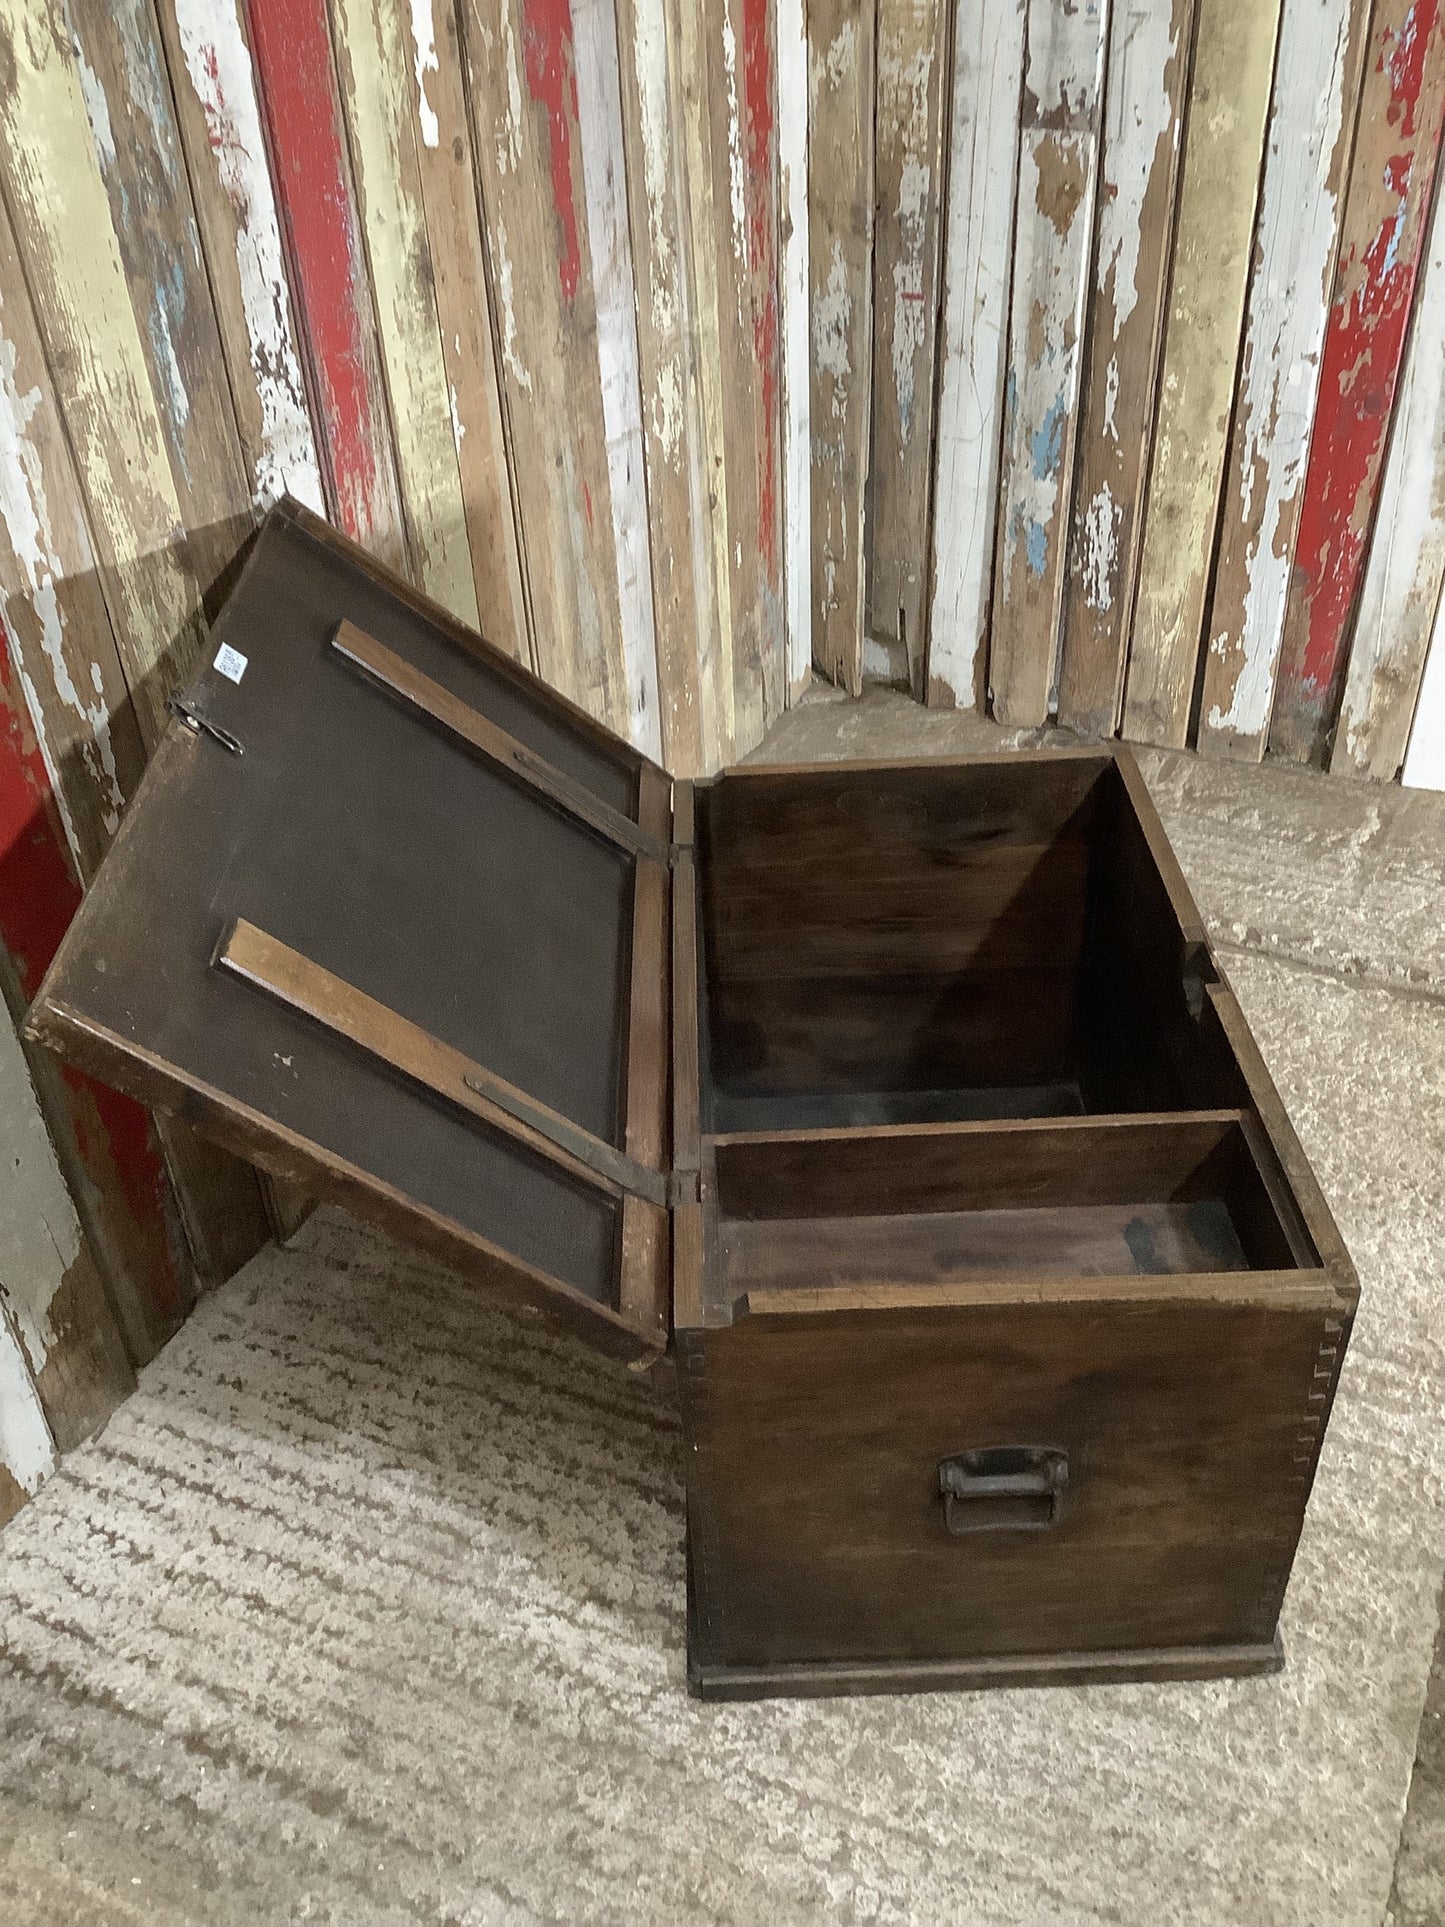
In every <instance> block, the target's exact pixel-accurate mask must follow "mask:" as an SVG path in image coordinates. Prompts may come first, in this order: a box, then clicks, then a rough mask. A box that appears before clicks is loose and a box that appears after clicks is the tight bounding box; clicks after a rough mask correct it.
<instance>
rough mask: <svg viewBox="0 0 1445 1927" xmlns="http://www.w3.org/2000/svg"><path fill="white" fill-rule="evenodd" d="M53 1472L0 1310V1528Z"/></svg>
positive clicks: (46, 1436) (24, 1369)
mask: <svg viewBox="0 0 1445 1927" xmlns="http://www.w3.org/2000/svg"><path fill="white" fill-rule="evenodd" d="M3 1202H4V1200H0V1203H3ZM55 1466H56V1456H55V1441H54V1439H53V1438H52V1437H51V1436H50V1427H49V1426H48V1425H47V1424H46V1422H45V1414H44V1412H43V1411H42V1410H41V1408H40V1394H39V1393H38V1392H37V1391H36V1389H35V1381H34V1379H32V1378H31V1376H30V1367H29V1362H28V1360H27V1359H26V1356H25V1353H24V1350H23V1349H22V1347H21V1344H20V1340H19V1337H18V1336H17V1335H16V1333H15V1331H14V1330H13V1328H12V1327H11V1324H10V1320H9V1318H8V1316H7V1315H6V1313H5V1308H4V1306H3V1304H0V1526H5V1525H8V1524H9V1523H10V1521H11V1520H12V1519H13V1518H14V1517H15V1515H16V1513H17V1512H18V1511H19V1510H20V1508H21V1507H22V1506H23V1505H24V1504H25V1503H26V1501H27V1500H28V1499H33V1498H34V1497H35V1494H36V1493H37V1492H38V1491H39V1490H40V1488H41V1486H42V1485H44V1483H45V1481H46V1480H47V1479H48V1478H49V1477H50V1475H51V1473H52V1472H53V1471H54V1470H55Z"/></svg>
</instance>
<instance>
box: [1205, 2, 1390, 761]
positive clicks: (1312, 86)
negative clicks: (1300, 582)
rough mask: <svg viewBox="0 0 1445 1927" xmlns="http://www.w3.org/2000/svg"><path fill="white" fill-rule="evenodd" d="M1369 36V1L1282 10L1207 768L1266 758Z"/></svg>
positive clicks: (1214, 641) (1220, 576)
mask: <svg viewBox="0 0 1445 1927" xmlns="http://www.w3.org/2000/svg"><path fill="white" fill-rule="evenodd" d="M1368 36H1369V5H1368V0H1285V4H1284V12H1283V15H1282V18H1281V21H1280V44H1279V57H1278V60H1277V61H1276V63H1275V87H1274V102H1273V106H1272V108H1271V110H1270V130H1269V145H1268V148H1267V150H1266V154H1265V164H1264V183H1263V187H1262V189H1261V196H1260V209H1259V223H1258V228H1257V230H1256V234H1255V244H1254V268H1253V274H1252V277H1251V281H1250V290H1249V301H1248V306H1247V309H1246V312H1245V323H1244V349H1243V357H1242V360H1241V364H1240V372H1239V381H1238V392H1237V394H1236V398H1235V413H1234V429H1233V433H1232V436H1231V442H1230V453H1229V467H1228V470H1227V472H1226V475H1225V483H1224V496H1223V500H1222V503H1221V507H1220V528H1219V549H1218V560H1217V562H1216V565H1215V579H1214V595H1213V600H1212V603H1211V605H1210V612H1209V620H1208V625H1207V635H1208V642H1209V648H1208V654H1207V656H1206V658H1205V665H1204V691H1203V699H1202V702H1201V706H1200V714H1199V748H1200V749H1201V750H1202V751H1204V752H1205V753H1206V754H1210V753H1213V754H1220V755H1234V756H1243V757H1245V758H1248V759H1250V760H1254V761H1258V759H1259V758H1260V757H1261V756H1262V755H1263V754H1264V743H1265V735H1266V732H1267V730H1268V727H1269V712H1270V706H1271V703H1272V700H1273V696H1274V677H1275V666H1276V663H1277V661H1278V651H1279V643H1280V636H1281V633H1282V630H1283V625H1284V612H1285V602H1286V598H1287V596H1288V593H1289V578H1290V566H1291V562H1292V559H1293V555H1294V541H1295V533H1296V530H1297V528H1298V525H1299V511H1300V485H1301V483H1302V481H1303V478H1304V470H1305V461H1306V458H1307V456H1308V453H1309V442H1310V429H1311V427H1312V425H1313V422H1314V414H1315V397H1316V395H1317V393H1318V391H1319V379H1320V357H1321V351H1322V349H1323V346H1324V338H1325V323H1326V319H1327V317H1328V315H1329V302H1330V288H1331V285H1332V283H1333V279H1334V266H1335V256H1336V252H1337V250H1338V246H1339V237H1340V214H1341V200H1342V195H1343V189H1344V181H1345V174H1346V171H1347V169H1348V166H1349V157H1350V150H1351V148H1352V146H1353V144H1354V126H1355V109H1356V107H1357V105H1358V102H1359V86H1360V77H1361V70H1362V67H1363V64H1364V51H1365V47H1366V44H1367V41H1368Z"/></svg>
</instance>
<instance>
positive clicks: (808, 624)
mask: <svg viewBox="0 0 1445 1927" xmlns="http://www.w3.org/2000/svg"><path fill="white" fill-rule="evenodd" d="M777 36H778V50H777V73H778V166H779V171H780V174H781V181H780V187H781V197H780V198H781V202H782V229H783V235H784V241H783V259H782V273H781V276H780V282H781V294H782V304H781V305H782V315H781V325H782V335H783V355H782V360H783V577H784V585H785V586H784V596H785V604H784V621H785V625H786V634H787V654H788V676H787V683H788V697H789V700H790V701H791V700H792V699H794V698H795V697H797V696H798V695H800V694H801V693H802V691H803V690H804V689H805V688H806V687H807V685H808V680H809V677H810V676H811V674H812V666H813V589H812V560H811V541H812V537H811V529H812V521H813V510H812V463H811V460H810V456H809V451H810V447H811V443H812V433H813V430H812V419H811V404H810V397H809V377H808V31H807V24H806V21H805V18H804V0H777Z"/></svg>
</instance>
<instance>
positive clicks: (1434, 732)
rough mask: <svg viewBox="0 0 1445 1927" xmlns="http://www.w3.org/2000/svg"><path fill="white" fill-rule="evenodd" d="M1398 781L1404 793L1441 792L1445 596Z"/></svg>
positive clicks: (1444, 781) (1444, 771)
mask: <svg viewBox="0 0 1445 1927" xmlns="http://www.w3.org/2000/svg"><path fill="white" fill-rule="evenodd" d="M1400 781H1401V782H1402V783H1403V784H1404V785H1405V787H1406V788H1407V789H1416V790H1445V595H1442V596H1441V598H1440V601H1439V602H1438V604H1437V605H1436V608H1435V624H1434V628H1433V630H1432V632H1431V636H1430V649H1429V653H1428V654H1427V656H1426V658H1425V673H1424V675H1423V676H1422V677H1421V679H1420V694H1419V697H1418V698H1417V700H1416V703H1415V716H1414V720H1413V722H1412V723H1411V726H1410V746H1409V748H1408V749H1407V750H1406V752H1405V766H1404V768H1403V769H1402V770H1401V772H1400Z"/></svg>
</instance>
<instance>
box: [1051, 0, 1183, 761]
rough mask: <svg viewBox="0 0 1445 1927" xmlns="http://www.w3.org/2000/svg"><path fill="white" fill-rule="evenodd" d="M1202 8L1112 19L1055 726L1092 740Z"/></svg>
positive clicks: (1139, 496) (1144, 474) (1116, 627)
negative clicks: (1197, 13) (1198, 11)
mask: <svg viewBox="0 0 1445 1927" xmlns="http://www.w3.org/2000/svg"><path fill="white" fill-rule="evenodd" d="M1195 4H1196V0H1173V3H1172V4H1170V5H1165V4H1163V0H1115V5H1114V7H1113V9H1112V13H1111V16H1110V20H1109V53H1108V72H1107V84H1106V88H1105V98H1104V121H1103V129H1102V134H1101V147H1100V157H1099V169H1100V178H1099V189H1098V201H1099V214H1098V234H1097V239H1096V242H1095V257H1094V267H1093V280H1092V286H1091V290H1090V306H1089V316H1088V330H1089V343H1088V359H1087V362H1086V364H1085V367H1084V372H1083V376H1082V386H1081V392H1080V396H1079V427H1078V457H1077V460H1078V469H1077V473H1076V475H1075V479H1074V499H1073V513H1072V526H1071V534H1070V538H1069V561H1068V568H1067V570H1066V572H1065V578H1064V606H1063V623H1062V638H1061V648H1062V653H1061V656H1060V662H1059V721H1060V722H1061V723H1064V724H1066V725H1067V726H1068V727H1070V728H1073V729H1077V730H1081V731H1082V732H1083V733H1084V734H1086V735H1091V736H1111V735H1113V733H1114V729H1115V727H1116V725H1117V723H1118V720H1119V706H1120V703H1121V701H1122V697H1123V684H1124V668H1125V664H1126V661H1127V659H1128V641H1129V624H1130V618H1131V615H1132V611H1133V603H1134V583H1135V577H1136V571H1137V567H1138V560H1139V538H1140V535H1141V533H1142V528H1143V507H1144V489H1145V485H1146V483H1147V481H1148V476H1149V452H1150V446H1151V441H1152V436H1153V426H1154V398H1155V381H1156V377H1157V373H1158V366H1159V352H1160V348H1161V345H1162V341H1163V309H1164V295H1165V289H1166V286H1167V283H1168V275H1169V263H1170V258H1171V253H1172V246H1173V240H1174V208H1175V198H1176V190H1177V187H1178V169H1179V150H1180V138H1181V133H1182V129H1183V110H1184V95H1185V89H1186V85H1187V82H1188V77H1189V62H1190V54H1191V50H1192V42H1193V34H1194V16H1195Z"/></svg>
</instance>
